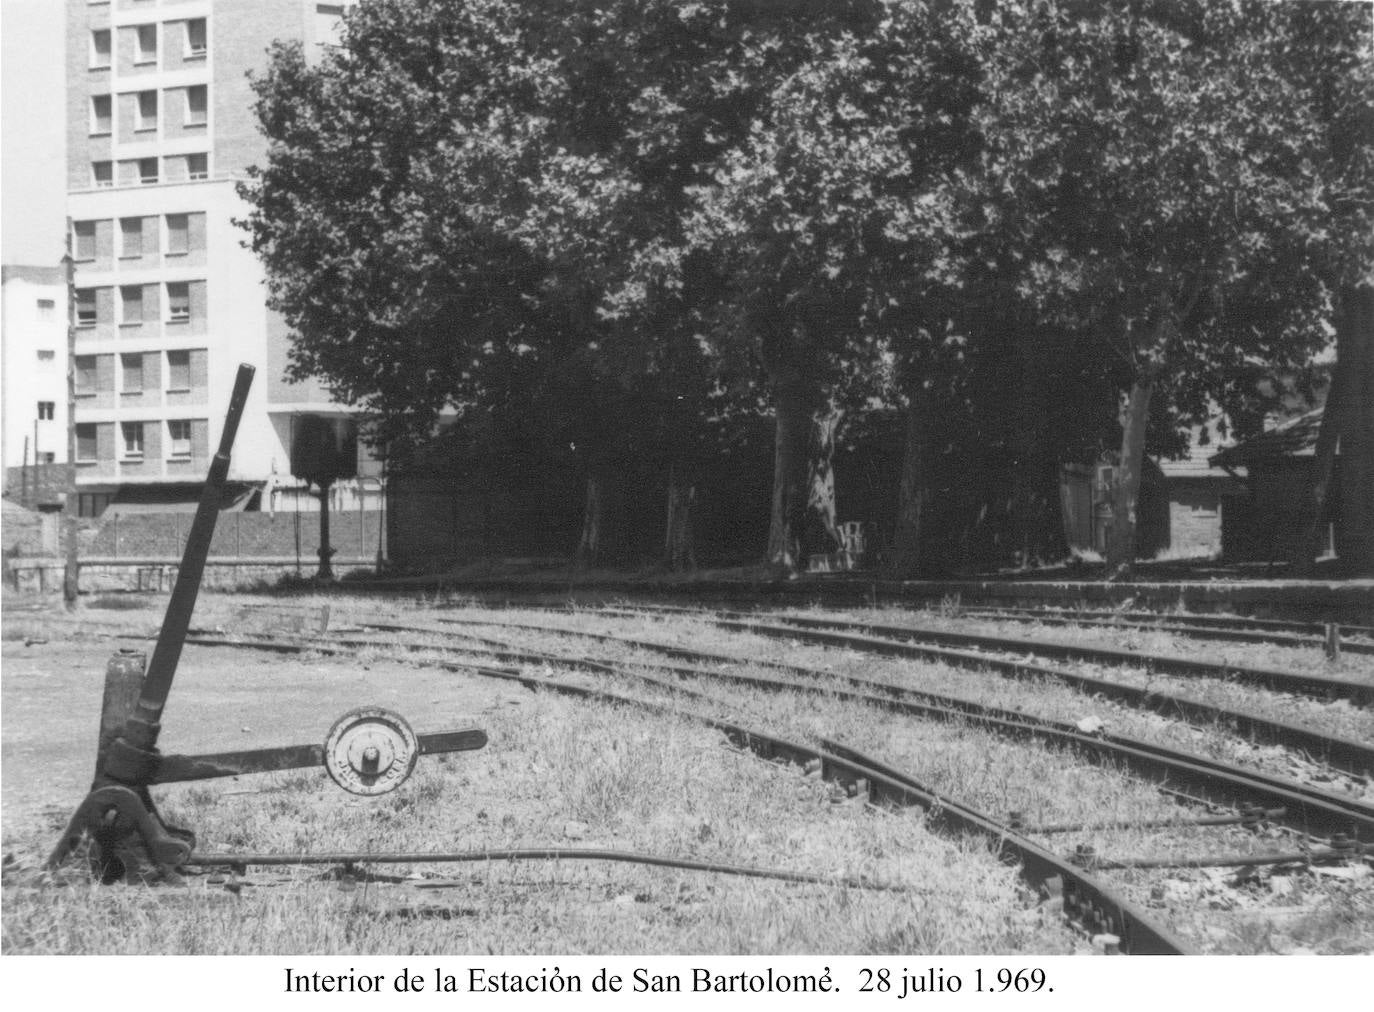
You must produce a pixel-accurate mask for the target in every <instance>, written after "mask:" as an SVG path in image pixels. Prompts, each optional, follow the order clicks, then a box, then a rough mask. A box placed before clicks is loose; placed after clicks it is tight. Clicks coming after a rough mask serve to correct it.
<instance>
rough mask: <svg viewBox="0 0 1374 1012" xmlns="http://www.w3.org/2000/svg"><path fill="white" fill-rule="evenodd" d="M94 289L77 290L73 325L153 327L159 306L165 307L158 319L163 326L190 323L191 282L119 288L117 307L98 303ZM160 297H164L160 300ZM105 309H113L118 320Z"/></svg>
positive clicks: (102, 302)
mask: <svg viewBox="0 0 1374 1012" xmlns="http://www.w3.org/2000/svg"><path fill="white" fill-rule="evenodd" d="M98 291H99V289H95V288H78V289H77V290H76V325H77V326H78V327H95V326H98V325H99V324H102V323H115V322H118V323H121V324H125V323H128V324H133V323H156V322H157V321H158V319H159V313H158V309H159V303H161V304H162V305H164V306H166V310H167V311H166V315H165V316H163V317H161V319H162V320H163V321H164V322H166V323H189V322H190V321H191V306H192V303H191V282H189V281H168V282H165V283H164V284H160V285H159V284H154V285H120V286H118V288H116V292H117V293H118V296H119V298H118V300H117V301H118V306H117V308H116V307H114V306H113V305H112V304H111V303H109V302H106V301H103V300H101V299H100V298H99V297H98V295H97V292H98ZM159 295H161V296H164V297H162V298H159ZM106 307H109V308H111V309H114V311H115V313H116V316H117V319H115V318H111V317H110V316H109V315H108V313H107V311H106Z"/></svg>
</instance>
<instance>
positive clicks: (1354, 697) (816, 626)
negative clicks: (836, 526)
mask: <svg viewBox="0 0 1374 1012" xmlns="http://www.w3.org/2000/svg"><path fill="white" fill-rule="evenodd" d="M726 614H733V615H735V616H738V617H737V618H719V619H712V620H711V621H713V622H714V623H715V624H716V625H719V626H720V627H722V628H725V629H736V630H744V629H747V630H748V631H751V632H755V633H758V634H759V635H762V636H773V637H779V638H787V637H789V636H791V637H794V638H799V639H807V640H810V641H812V642H816V643H826V644H828V645H830V646H849V647H854V648H856V649H866V650H868V651H869V652H870V653H873V652H900V651H894V650H892V648H893V647H898V646H906V645H911V644H910V643H909V642H903V641H911V640H924V641H927V642H930V643H943V644H950V645H962V646H972V647H975V648H981V649H983V650H1000V651H1004V652H1008V653H1017V654H1040V655H1041V656H1045V657H1051V658H1056V659H1060V660H1082V661H1095V662H1098V663H1105V664H1114V665H1119V666H1133V667H1145V668H1147V669H1149V670H1152V671H1155V672H1157V673H1159V674H1170V675H1182V676H1188V677H1207V678H1216V679H1219V680H1225V681H1237V682H1245V683H1247V684H1252V685H1259V686H1262V687H1263V688H1266V689H1269V690H1271V691H1274V692H1291V693H1296V694H1299V695H1306V696H1313V697H1316V698H1318V699H1329V698H1338V699H1348V700H1350V701H1351V702H1352V703H1356V704H1358V705H1362V706H1368V705H1369V704H1371V703H1374V683H1365V682H1357V681H1351V680H1349V679H1344V678H1333V677H1330V676H1327V675H1304V674H1299V673H1297V672H1293V671H1279V670H1275V669H1268V668H1252V667H1248V666H1245V665H1237V664H1222V663H1218V662H1215V661H1204V660H1198V659H1195V658H1191V657H1176V656H1173V655H1170V654H1147V653H1141V652H1137V651H1134V650H1121V649H1117V648H1114V647H1089V646H1084V645H1082V644H1079V643H1064V642H1062V641H1056V640H1037V639H1024V638H1018V637H1011V636H984V635H980V634H977V633H960V632H952V631H950V630H946V629H931V628H928V627H924V626H890V625H882V624H880V623H876V622H850V621H844V620H840V619H829V618H807V617H804V616H800V615H779V616H775V617H774V619H773V620H774V621H779V622H783V623H784V625H783V626H775V625H769V624H768V623H765V622H761V621H759V620H758V619H757V618H754V617H751V616H749V615H745V614H741V613H726ZM832 629H861V630H864V631H865V632H868V633H870V634H873V635H869V636H859V635H856V634H854V633H845V632H830V631H828V630H832ZM798 632H802V633H805V634H806V635H804V636H798Z"/></svg>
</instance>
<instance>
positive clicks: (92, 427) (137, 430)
mask: <svg viewBox="0 0 1374 1012" xmlns="http://www.w3.org/2000/svg"><path fill="white" fill-rule="evenodd" d="M159 424H161V425H165V426H166V432H167V439H166V444H165V445H166V447H167V459H168V460H190V459H191V420H190V419H186V418H174V419H169V420H168V421H166V422H162V423H159V422H120V423H119V435H120V454H119V459H120V460H123V461H129V462H133V461H140V460H143V459H144V447H145V445H146V436H147V435H148V430H149V429H151V428H152V427H153V426H156V425H159ZM99 432H100V430H99V426H98V425H97V424H96V423H95V422H78V423H77V425H76V462H77V463H78V464H89V463H94V462H95V461H96V460H98V459H99V453H100V435H99Z"/></svg>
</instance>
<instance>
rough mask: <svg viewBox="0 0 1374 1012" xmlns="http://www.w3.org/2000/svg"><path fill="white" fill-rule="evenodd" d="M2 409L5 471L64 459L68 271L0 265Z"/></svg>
mask: <svg viewBox="0 0 1374 1012" xmlns="http://www.w3.org/2000/svg"><path fill="white" fill-rule="evenodd" d="M0 279H2V283H0V291H3V296H0V319H2V320H3V322H2V323H0V336H2V337H3V339H2V340H0V347H2V348H3V358H0V379H2V380H3V384H4V386H3V389H2V390H0V410H3V412H4V423H3V431H4V437H3V438H4V466H5V469H6V471H7V475H6V478H7V481H8V477H9V475H8V472H9V470H10V469H11V468H19V467H23V466H29V465H33V464H61V463H65V462H66V460H67V371H66V369H65V368H64V367H63V366H64V363H65V362H66V360H67V275H66V271H64V270H63V269H62V268H61V267H35V266H28V265H20V264H6V265H4V267H3V268H0Z"/></svg>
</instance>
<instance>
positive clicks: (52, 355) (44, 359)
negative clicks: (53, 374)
mask: <svg viewBox="0 0 1374 1012" xmlns="http://www.w3.org/2000/svg"><path fill="white" fill-rule="evenodd" d="M38 365H39V367H40V368H42V369H51V368H52V367H53V366H55V365H57V352H55V351H53V350H52V349H51V348H39V349H38Z"/></svg>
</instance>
